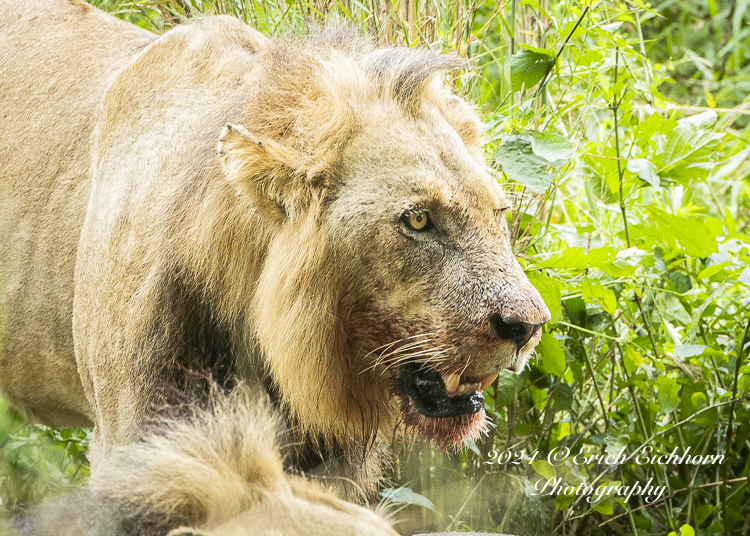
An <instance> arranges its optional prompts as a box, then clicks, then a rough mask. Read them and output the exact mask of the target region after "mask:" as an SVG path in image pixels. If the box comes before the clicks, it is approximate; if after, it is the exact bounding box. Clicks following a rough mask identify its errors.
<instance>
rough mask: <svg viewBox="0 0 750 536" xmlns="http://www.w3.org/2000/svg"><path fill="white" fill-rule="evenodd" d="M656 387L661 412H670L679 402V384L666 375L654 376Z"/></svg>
mask: <svg viewBox="0 0 750 536" xmlns="http://www.w3.org/2000/svg"><path fill="white" fill-rule="evenodd" d="M656 388H657V389H658V390H659V405H660V406H661V412H662V413H671V412H673V411H674V410H675V409H677V406H678V405H679V404H680V397H679V395H678V393H679V392H680V385H679V384H678V383H677V382H676V381H675V380H673V379H672V378H670V377H668V376H659V377H658V378H656Z"/></svg>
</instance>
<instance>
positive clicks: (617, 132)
mask: <svg viewBox="0 0 750 536" xmlns="http://www.w3.org/2000/svg"><path fill="white" fill-rule="evenodd" d="M619 60H620V47H616V48H615V91H617V71H618V69H619ZM620 98H621V97H620V96H619V95H615V96H614V100H613V101H612V113H613V114H614V116H615V151H616V152H617V184H618V185H619V188H620V212H621V213H622V222H623V224H624V225H625V242H626V243H627V244H628V247H630V233H629V232H628V216H627V214H626V213H625V199H624V198H623V195H622V179H623V176H624V171H623V169H622V163H621V162H620V129H619V126H618V123H617V112H618V111H619V110H620V102H621V100H620Z"/></svg>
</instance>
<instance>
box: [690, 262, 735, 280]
mask: <svg viewBox="0 0 750 536" xmlns="http://www.w3.org/2000/svg"><path fill="white" fill-rule="evenodd" d="M728 266H732V263H731V262H720V263H717V264H712V265H711V266H709V267H708V268H705V269H703V270H701V272H700V273H699V274H698V279H708V278H709V277H711V276H712V275H716V274H718V273H719V272H722V271H724V268H726V267H728Z"/></svg>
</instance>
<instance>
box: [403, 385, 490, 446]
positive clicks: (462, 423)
mask: <svg viewBox="0 0 750 536" xmlns="http://www.w3.org/2000/svg"><path fill="white" fill-rule="evenodd" d="M394 395H396V396H397V397H398V399H399V402H400V403H401V415H402V416H403V419H404V425H405V426H406V430H407V431H408V430H409V429H412V428H413V429H416V430H417V431H418V432H419V434H420V435H421V436H422V437H423V438H425V439H427V440H430V439H432V440H433V441H435V443H437V444H438V445H439V446H440V447H442V448H444V449H448V448H451V449H454V450H458V449H460V448H461V447H463V446H464V445H465V444H466V442H467V441H469V440H474V439H477V438H478V437H479V435H480V434H482V433H486V432H487V419H486V416H485V413H484V411H479V412H477V413H471V414H469V415H459V416H457V417H425V416H424V415H422V414H421V413H419V412H418V411H417V410H416V408H415V407H414V404H412V402H411V400H410V399H409V397H408V396H407V395H406V394H403V393H399V392H396V393H394Z"/></svg>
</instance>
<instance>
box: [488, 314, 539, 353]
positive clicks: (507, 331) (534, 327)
mask: <svg viewBox="0 0 750 536" xmlns="http://www.w3.org/2000/svg"><path fill="white" fill-rule="evenodd" d="M490 326H492V329H493V330H495V333H496V334H497V336H498V337H500V338H501V339H505V340H508V341H513V342H514V343H516V348H523V346H524V345H525V344H526V343H527V342H529V339H531V337H533V336H534V335H535V334H536V332H537V331H539V328H541V327H542V324H527V323H526V322H519V321H511V322H505V321H504V320H503V317H501V316H500V314H499V313H493V314H492V315H490Z"/></svg>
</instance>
